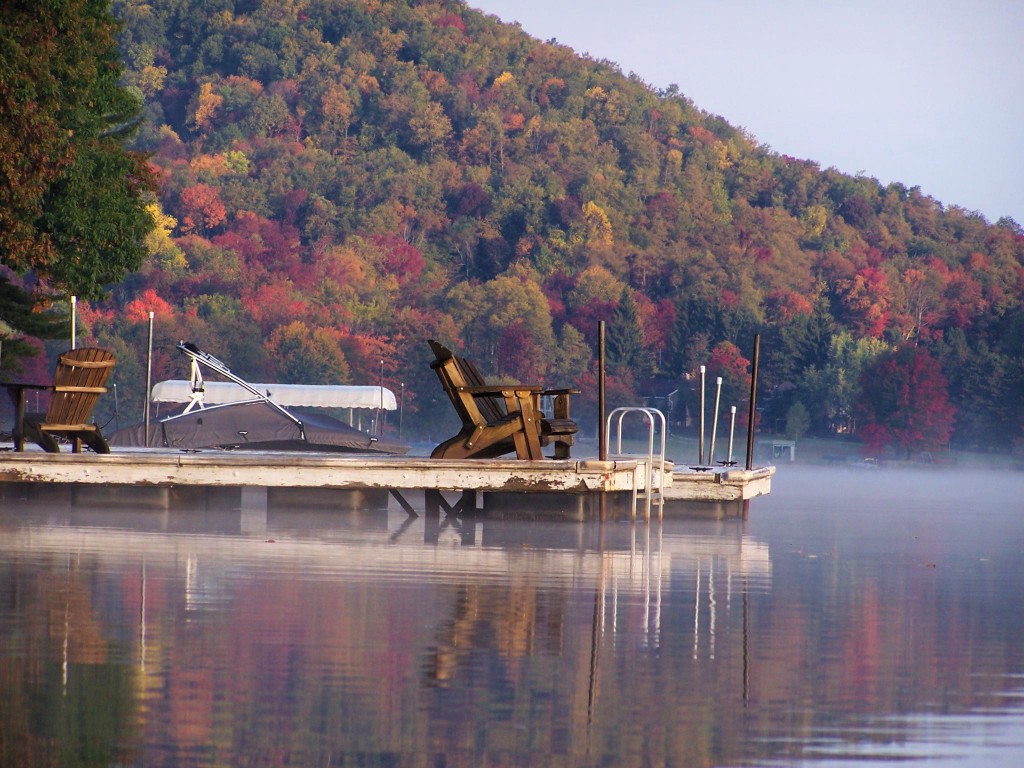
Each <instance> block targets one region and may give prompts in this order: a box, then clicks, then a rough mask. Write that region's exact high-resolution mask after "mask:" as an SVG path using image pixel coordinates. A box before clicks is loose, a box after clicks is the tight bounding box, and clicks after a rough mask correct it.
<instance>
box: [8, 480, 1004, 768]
mask: <svg viewBox="0 0 1024 768" xmlns="http://www.w3.org/2000/svg"><path fill="white" fill-rule="evenodd" d="M2 505H3V506H2V509H0V765H3V766H12V767H13V766H36V765H47V766H50V765H66V766H78V765H83V766H84V765H89V766H93V765H96V766H108V765H129V766H220V765H232V766H234V765H245V766H284V765H289V766H290V765H295V766H341V765H344V766H351V765H355V766H430V767H431V768H433V767H436V766H474V767H475V766H617V765H631V766H632V765H658V766H660V765H666V766H667V765H673V766H695V765H715V766H741V765H742V766H792V765H807V766H832V765H835V766H839V765H841V766H857V765H870V766H873V767H874V766H887V765H891V766H895V765H900V766H902V765H905V764H907V762H908V761H909V762H910V763H911V764H916V765H926V766H1012V765H1022V764H1024V474H1022V473H1019V472H1017V473H1014V472H1002V473H1001V472H986V471H980V470H979V471H971V472H951V471H946V470H940V469H929V470H917V471H908V472H898V471H895V470H889V469H880V470H876V471H868V470H855V469H839V468H835V469H831V468H830V469H826V468H815V467H801V466H786V467H781V468H780V469H779V471H778V474H777V475H776V477H775V480H774V484H773V490H772V494H771V496H769V497H767V498H762V499H756V500H754V501H753V502H752V504H751V508H750V514H749V517H748V519H747V520H738V519H728V520H692V519H691V520H685V519H666V520H665V521H664V522H663V523H662V524H661V525H660V526H659V525H658V524H656V523H655V524H652V525H651V526H645V525H644V524H642V523H639V524H637V525H635V526H634V525H631V524H629V523H619V522H617V523H606V524H604V525H601V524H599V523H596V522H593V523H578V522H565V521H531V522H522V521H511V520H504V521H501V520H488V519H486V518H484V519H478V520H476V521H470V520H463V521H461V522H460V521H447V520H445V519H443V518H442V520H441V522H440V525H439V526H438V527H433V526H430V525H429V524H428V522H427V521H425V520H424V518H423V517H422V516H421V517H419V518H416V519H409V518H407V517H406V515H405V514H404V513H401V512H396V511H392V512H390V513H383V512H374V511H369V510H367V511H361V512H341V513H336V514H329V513H325V512H317V513H314V512H303V511H298V510H289V509H278V508H276V507H272V508H271V509H270V511H269V512H267V513H265V514H264V513H261V512H259V511H256V512H252V511H239V510H237V509H236V510H232V509H223V510H219V511H214V512H210V511H173V512H154V511H143V510H130V509H129V510H120V511H117V510H113V511H111V510H97V509H87V508H82V507H77V508H71V507H69V506H66V505H63V504H52V503H51V504H45V503H43V504H40V503H31V504H30V503H24V502H20V501H17V500H12V499H10V498H7V499H6V500H4V501H3V502H2ZM528 505H529V501H528V499H526V500H524V507H528Z"/></svg>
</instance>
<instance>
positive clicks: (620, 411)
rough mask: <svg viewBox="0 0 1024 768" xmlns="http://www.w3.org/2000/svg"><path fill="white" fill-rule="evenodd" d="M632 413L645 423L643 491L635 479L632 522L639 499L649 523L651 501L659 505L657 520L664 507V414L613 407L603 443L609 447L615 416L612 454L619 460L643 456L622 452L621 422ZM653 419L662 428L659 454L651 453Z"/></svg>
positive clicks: (641, 409) (639, 409)
mask: <svg viewBox="0 0 1024 768" xmlns="http://www.w3.org/2000/svg"><path fill="white" fill-rule="evenodd" d="M631 413H638V414H642V415H643V416H644V417H645V418H646V420H647V457H646V461H645V462H644V467H645V471H646V478H645V482H644V489H643V491H638V489H637V482H636V478H635V477H634V480H633V499H632V519H633V520H636V507H637V500H638V499H639V498H640V497H641V496H642V497H643V498H644V500H645V502H646V504H645V506H644V521H646V522H650V520H651V502H652V501H654V500H657V502H658V519H659V520H661V519H662V515H663V513H664V508H665V414H663V413H662V412H661V411H659V410H658V409H657V408H645V407H643V406H625V407H622V408H616V409H615V410H614V411H612V412H611V413H609V414H608V420H607V423H606V424H605V433H604V434H605V444H606V445H610V444H611V433H612V420H613V419H615V418H616V417H618V425H617V426H618V428H617V432H616V443H615V455H616V456H618V457H621V458H627V457H630V458H643V456H642V455H639V454H624V453H622V422H623V419H625V417H626V416H627V415H629V414H631ZM655 419H657V425H660V427H661V452H660V453H658V454H655V453H654V434H655V431H656V423H655ZM655 459H657V461H658V473H657V480H658V481H657V487H655V482H654V475H655V473H654V461H655Z"/></svg>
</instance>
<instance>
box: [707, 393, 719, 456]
mask: <svg viewBox="0 0 1024 768" xmlns="http://www.w3.org/2000/svg"><path fill="white" fill-rule="evenodd" d="M721 399H722V377H721V376H719V377H718V380H717V383H716V385H715V415H714V417H713V418H712V419H711V449H710V450H709V451H708V464H710V465H711V466H714V465H715V439H716V437H717V436H718V404H719V402H720V401H721Z"/></svg>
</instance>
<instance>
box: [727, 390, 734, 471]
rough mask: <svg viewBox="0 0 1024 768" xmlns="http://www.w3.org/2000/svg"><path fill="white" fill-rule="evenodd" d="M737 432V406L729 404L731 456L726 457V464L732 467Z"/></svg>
mask: <svg viewBox="0 0 1024 768" xmlns="http://www.w3.org/2000/svg"><path fill="white" fill-rule="evenodd" d="M735 432H736V406H735V405H732V406H729V458H728V459H726V466H729V467H731V466H732V465H733V461H732V438H733V435H734V434H735Z"/></svg>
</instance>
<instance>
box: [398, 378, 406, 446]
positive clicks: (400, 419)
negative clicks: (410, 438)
mask: <svg viewBox="0 0 1024 768" xmlns="http://www.w3.org/2000/svg"><path fill="white" fill-rule="evenodd" d="M404 420H405V382H404V381H403V382H402V398H401V400H400V401H399V405H398V439H399V440H401V439H402V422H403V421H404Z"/></svg>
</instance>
